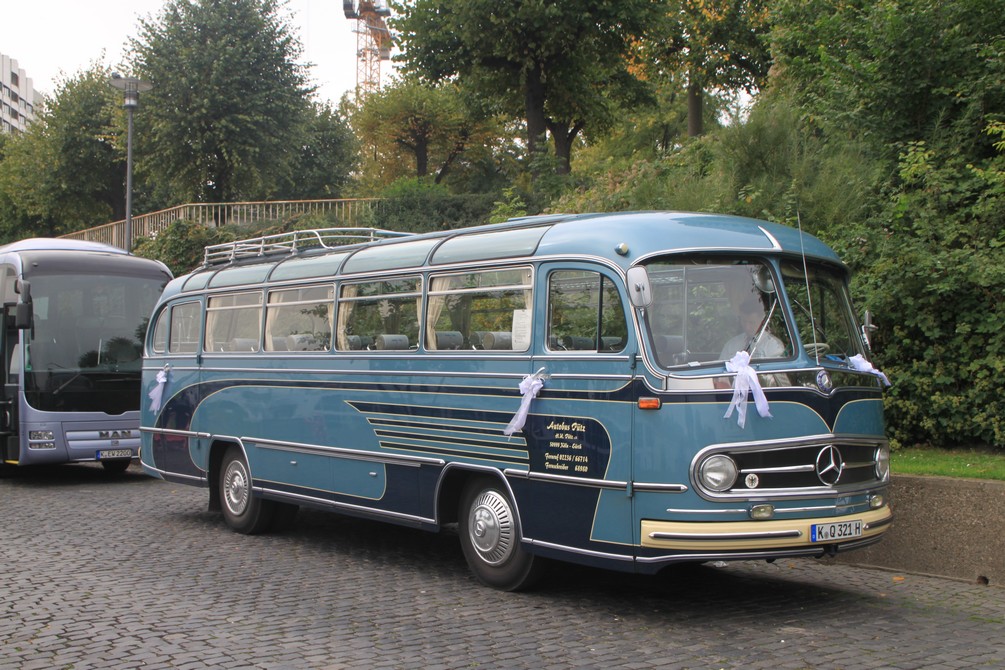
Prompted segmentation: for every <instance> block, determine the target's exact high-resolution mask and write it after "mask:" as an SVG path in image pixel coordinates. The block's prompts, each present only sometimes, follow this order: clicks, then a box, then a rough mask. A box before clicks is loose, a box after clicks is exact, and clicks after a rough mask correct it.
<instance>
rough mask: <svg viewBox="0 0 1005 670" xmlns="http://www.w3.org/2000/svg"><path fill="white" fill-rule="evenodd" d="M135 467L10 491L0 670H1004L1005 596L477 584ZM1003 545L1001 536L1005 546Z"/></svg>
mask: <svg viewBox="0 0 1005 670" xmlns="http://www.w3.org/2000/svg"><path fill="white" fill-rule="evenodd" d="M206 496H207V493H206V491H204V490H201V489H194V488H189V487H183V486H177V485H173V484H167V483H165V482H161V481H158V480H153V479H150V478H147V477H146V476H144V475H143V474H141V473H140V472H139V471H138V470H137V469H136V468H135V466H134V467H133V468H131V469H130V470H129V471H128V472H127V473H126V474H124V475H118V476H115V475H106V474H105V473H104V472H103V471H102V470H101V469H100V468H97V467H92V466H80V465H78V466H66V467H61V468H51V469H46V470H39V471H27V470H17V471H13V472H6V473H5V474H3V475H2V478H0V510H2V514H3V524H2V525H0V561H2V565H3V572H4V577H3V584H2V589H0V668H4V669H7V668H21V669H30V668H40V669H42V668H44V669H46V670H48V669H50V668H63V669H73V670H83V669H86V668H141V667H142V668H182V669H192V670H195V669H198V668H277V669H278V668H311V669H313V668H325V669H331V670H335V669H341V668H375V669H383V668H387V669H394V668H406V669H408V668H422V669H429V670H433V669H448V668H449V669H461V668H505V669H511V668H512V669H518V668H528V669H529V668H533V669H535V670H537V669H541V668H602V669H605V670H606V669H636V668H637V669H645V668H700V669H705V668H711V669H718V668H744V669H751V670H757V669H762V668H763V669H768V668H770V669H772V670H787V669H793V670H798V669H801V668H815V669H816V668H821V669H832V668H833V669H837V668H841V669H845V670H854V669H857V668H891V669H893V668H901V669H906V668H1003V667H1005V590H1003V589H1001V588H995V587H993V586H991V587H988V586H981V585H976V584H965V583H961V582H957V581H951V580H946V579H937V578H932V577H921V576H915V575H906V574H897V573H890V572H883V571H877V570H865V569H860V568H854V567H850V566H845V565H838V564H834V563H830V562H816V561H813V560H803V559H798V560H784V561H778V562H776V563H774V564H766V563H736V564H729V565H727V566H724V567H714V566H700V567H692V568H685V569H680V570H676V571H675V572H673V573H672V574H669V575H664V576H659V577H638V576H633V575H624V574H619V573H610V572H601V571H596V570H588V569H581V568H575V567H570V566H563V567H562V568H561V569H558V570H554V571H553V574H552V576H551V578H550V579H549V580H548V581H547V582H546V583H545V584H544V585H543V587H542V588H540V589H539V590H537V591H535V592H532V593H525V594H509V593H500V592H497V591H494V590H491V589H488V588H485V587H483V586H480V585H479V584H477V583H476V582H475V580H474V579H473V578H472V577H471V576H470V575H469V573H468V571H467V568H466V566H465V565H464V561H463V558H462V557H461V552H460V545H459V543H458V540H457V537H456V535H451V534H447V533H445V534H441V535H433V534H429V533H423V532H420V531H414V530H410V529H403V528H398V527H395V526H390V525H384V524H377V523H373V522H364V521H358V520H353V519H347V518H344V517H339V516H336V515H332V514H325V513H321V512H314V511H307V512H302V513H301V515H300V517H299V519H298V523H297V525H296V527H295V528H293V529H291V530H289V531H286V532H284V533H281V534H277V535H271V536H259V537H245V536H242V535H237V534H235V533H232V532H230V531H229V530H228V529H227V528H226V527H225V526H224V524H223V521H222V519H221V518H220V517H219V515H217V514H214V513H210V512H207V511H206ZM989 530H990V529H989Z"/></svg>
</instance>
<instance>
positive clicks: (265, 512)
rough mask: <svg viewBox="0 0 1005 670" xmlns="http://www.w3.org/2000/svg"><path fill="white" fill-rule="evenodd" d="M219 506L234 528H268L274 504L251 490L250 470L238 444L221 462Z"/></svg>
mask: <svg viewBox="0 0 1005 670" xmlns="http://www.w3.org/2000/svg"><path fill="white" fill-rule="evenodd" d="M219 491H220V508H221V509H222V510H223V518H224V521H226V522H227V525H228V526H230V527H231V528H232V529H233V530H235V531H237V532H238V533H244V534H246V535H254V534H255V533H261V532H262V531H265V530H267V529H268V528H269V526H270V525H271V523H272V515H273V514H274V512H275V505H274V503H272V502H271V501H269V500H262V499H261V498H256V497H255V496H254V495H252V493H251V470H250V469H249V468H248V463H247V462H246V461H245V460H244V455H243V454H242V453H241V450H240V449H238V448H237V447H230V448H229V449H227V453H226V454H224V455H223V462H222V463H221V464H220V486H219Z"/></svg>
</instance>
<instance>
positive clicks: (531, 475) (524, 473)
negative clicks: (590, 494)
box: [503, 468, 628, 491]
mask: <svg viewBox="0 0 1005 670" xmlns="http://www.w3.org/2000/svg"><path fill="white" fill-rule="evenodd" d="M503 474H504V475H506V476H507V477H521V478H523V479H533V480H539V481H551V482H556V483H559V484H570V485H572V486H589V487H593V488H602V489H618V490H625V491H627V490H628V482H621V481H616V480H610V479H588V478H586V477H571V476H569V475H551V474H547V473H544V472H531V471H529V470H513V469H511V468H507V469H505V470H503Z"/></svg>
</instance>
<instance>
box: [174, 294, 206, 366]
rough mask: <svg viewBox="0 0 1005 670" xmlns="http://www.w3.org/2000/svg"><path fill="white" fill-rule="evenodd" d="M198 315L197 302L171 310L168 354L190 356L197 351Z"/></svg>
mask: <svg viewBox="0 0 1005 670" xmlns="http://www.w3.org/2000/svg"><path fill="white" fill-rule="evenodd" d="M200 314H201V309H200V308H199V303H197V302H187V303H184V304H182V305H175V306H173V307H172V308H171V332H170V334H169V336H168V353H169V354H191V353H195V352H196V350H198V348H199V316H200Z"/></svg>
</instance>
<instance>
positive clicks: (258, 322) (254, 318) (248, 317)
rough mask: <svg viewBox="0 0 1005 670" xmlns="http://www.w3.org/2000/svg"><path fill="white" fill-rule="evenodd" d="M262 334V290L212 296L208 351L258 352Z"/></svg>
mask: <svg viewBox="0 0 1005 670" xmlns="http://www.w3.org/2000/svg"><path fill="white" fill-rule="evenodd" d="M261 332H262V292H261V291H249V292H247V293H228V294H226V295H214V296H212V297H210V299H209V302H208V303H207V305H206V341H205V343H204V347H205V351H207V352H210V351H258V341H259V339H260V338H261Z"/></svg>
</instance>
